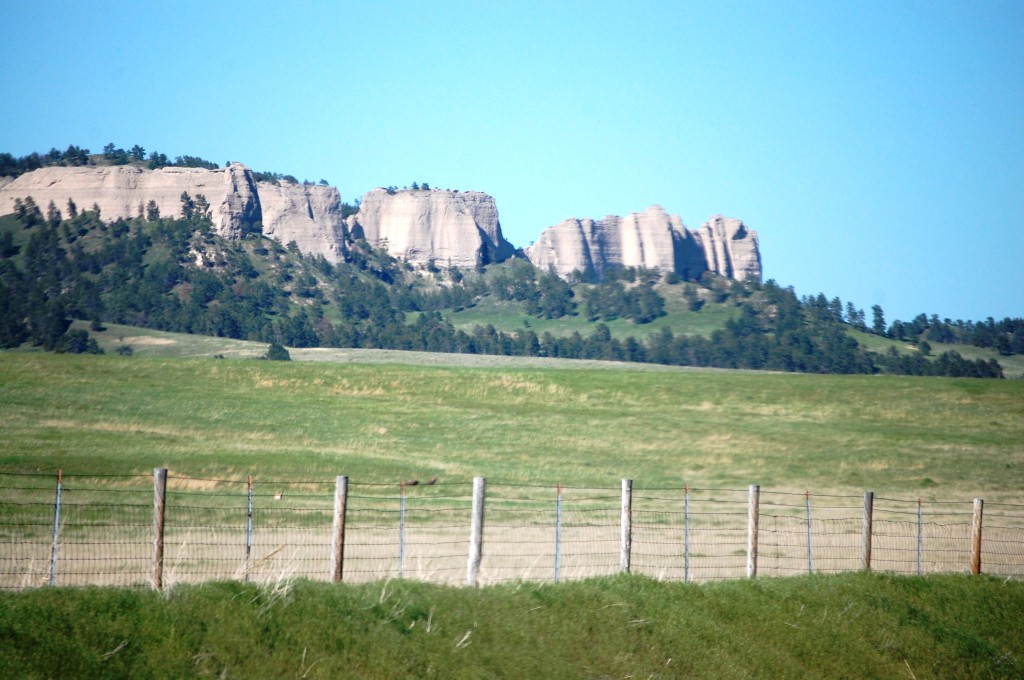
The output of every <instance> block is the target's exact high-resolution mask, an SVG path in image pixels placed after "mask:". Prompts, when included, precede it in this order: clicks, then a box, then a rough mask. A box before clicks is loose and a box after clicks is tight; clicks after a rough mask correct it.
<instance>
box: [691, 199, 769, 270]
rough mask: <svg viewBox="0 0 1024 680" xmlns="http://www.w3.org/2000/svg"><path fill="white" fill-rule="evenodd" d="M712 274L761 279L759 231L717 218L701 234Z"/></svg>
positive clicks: (726, 218)
mask: <svg viewBox="0 0 1024 680" xmlns="http://www.w3.org/2000/svg"><path fill="white" fill-rule="evenodd" d="M698 234H699V237H700V241H701V246H702V248H703V250H704V260H705V262H707V268H708V270H709V271H713V272H715V273H716V274H721V275H722V276H726V277H728V278H730V279H736V280H737V281H760V280H761V251H760V250H759V249H758V244H757V232H756V231H753V230H752V229H748V228H747V226H746V225H745V224H743V222H741V221H740V220H736V219H731V218H729V217H723V216H722V215H715V216H714V217H712V218H711V219H709V220H708V221H707V222H705V223H704V224H703V225H702V226H701V228H700V231H699V232H698Z"/></svg>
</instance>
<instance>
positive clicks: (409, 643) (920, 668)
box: [0, 574, 1024, 678]
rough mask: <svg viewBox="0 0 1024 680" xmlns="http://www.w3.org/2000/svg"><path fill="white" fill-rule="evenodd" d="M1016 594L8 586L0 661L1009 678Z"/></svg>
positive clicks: (931, 582)
mask: <svg viewBox="0 0 1024 680" xmlns="http://www.w3.org/2000/svg"><path fill="white" fill-rule="evenodd" d="M1021 611H1024V583H1021V582H1013V581H1011V582H1004V581H1002V580H999V579H994V578H987V577H973V578H972V577H965V576H935V577H930V578H927V579H922V578H908V577H903V578H894V577H887V576H878V575H870V574H847V575H843V576H832V577H803V578H796V579H775V580H762V581H733V582H726V583H719V584H713V585H703V586H686V585H682V584H678V583H677V584H668V583H659V582H655V581H652V580H649V579H645V578H640V577H621V576H620V577H614V578H604V579H595V580H590V581H584V582H579V583H570V584H561V585H557V586H550V585H547V586H544V585H538V584H525V583H523V584H515V585H510V586H501V587H494V588H486V589H481V590H473V589H464V588H463V589H456V588H445V587H439V586H429V585H425V584H417V583H412V582H388V583H377V584H372V585H366V586H330V585H327V584H318V583H311V582H301V581H300V582H297V583H291V584H289V583H279V584H274V585H268V586H257V585H252V584H241V583H221V584H208V585H204V586H199V587H188V586H183V587H179V588H176V589H175V590H173V591H171V592H170V593H169V594H167V595H163V594H159V593H156V592H153V591H140V590H130V589H39V590H35V591H28V592H25V593H14V594H12V593H0V651H2V653H0V675H2V676H3V677H9V678H14V677H18V678H46V677H104V678H121V677H132V678H162V677H197V678H205V677H219V678H264V677H266V678H270V677H274V678H280V677H298V678H338V677H359V678H481V677H494V678H501V677H505V678H520V677H524V678H542V677H543V678H706V677H714V678H762V677H763V678H840V677H842V678H861V677H862V678H1019V677H1021V675H1022V674H1024V633H1022V628H1021V621H1020V612H1021ZM327 622H329V625H325V623H327Z"/></svg>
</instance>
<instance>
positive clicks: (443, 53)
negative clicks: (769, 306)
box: [0, 0, 1024, 321]
mask: <svg viewBox="0 0 1024 680" xmlns="http://www.w3.org/2000/svg"><path fill="white" fill-rule="evenodd" d="M0 17H2V20H0V44H2V45H3V50H2V51H3V54H4V59H3V61H2V63H0V92H3V106H2V113H0V150H3V151H8V152H11V153H14V154H16V155H23V154H26V153H29V152H31V151H40V152H45V151H47V150H49V148H50V147H52V146H56V147H59V148H65V147H66V146H67V145H68V144H78V145H81V146H86V147H88V148H90V149H91V150H93V151H94V152H98V151H99V150H101V149H102V147H103V145H104V144H106V143H108V142H114V143H115V144H116V145H118V146H123V147H126V148H127V147H131V146H132V145H134V144H140V145H142V146H143V147H145V148H146V149H147V150H150V151H152V150H154V149H155V150H159V151H162V152H164V153H166V154H168V155H169V156H171V157H173V156H176V155H182V154H190V155H198V156H202V157H204V158H208V159H210V160H213V161H216V162H218V163H224V162H225V161H227V160H239V161H242V162H244V163H246V164H247V165H249V166H250V167H253V168H254V169H257V170H272V171H276V172H282V173H287V174H293V175H295V176H296V177H298V178H299V179H310V180H313V181H317V180H319V179H321V178H325V179H327V180H328V181H329V182H331V183H332V184H334V185H336V186H338V188H339V189H340V190H341V194H342V196H343V197H344V198H346V199H349V200H351V199H354V198H356V197H358V196H361V195H362V194H363V193H364V192H365V191H367V190H369V189H371V188H373V187H375V186H387V185H390V184H394V185H398V186H402V185H406V184H411V183H412V182H414V181H417V182H422V181H427V182H429V183H430V184H431V185H432V186H436V187H450V188H458V189H463V190H468V189H476V190H480V191H485V192H488V193H490V194H492V195H493V196H495V198H496V199H497V203H498V209H499V212H500V214H501V221H502V226H503V228H504V230H505V234H506V236H507V237H508V238H509V240H511V241H512V242H513V243H514V244H516V245H517V246H526V245H528V244H529V243H530V242H531V241H533V240H534V239H536V237H537V236H538V235H539V234H540V232H541V231H542V230H543V229H544V228H545V227H548V226H550V225H552V224H556V223H557V222H560V221H561V220H563V219H565V218H567V217H594V218H600V217H603V216H604V215H606V214H620V215H621V214H626V213H628V212H634V211H640V210H643V209H644V208H646V207H647V206H649V205H651V204H654V203H657V204H660V205H662V206H663V207H664V208H665V209H666V210H668V211H669V212H670V213H677V214H679V215H681V216H682V217H683V220H684V222H685V223H686V224H687V226H689V227H691V228H697V227H699V226H700V225H701V224H702V223H703V222H704V221H705V220H706V219H707V218H708V217H709V216H711V215H713V214H716V213H722V214H725V215H729V216H732V217H738V218H741V219H743V220H744V221H746V223H747V224H748V225H749V226H750V227H752V228H754V229H756V230H757V231H758V233H759V234H760V238H761V252H762V256H763V259H764V268H765V277H766V278H774V279H776V280H777V281H778V282H779V283H781V284H783V285H792V286H794V287H795V288H796V290H797V292H798V293H800V294H816V293H818V292H824V293H825V294H826V295H828V296H829V297H833V296H839V297H840V298H842V300H843V301H844V303H845V302H846V301H853V302H854V303H855V304H857V305H858V306H859V307H861V308H864V309H866V310H870V307H871V305H872V304H875V303H878V304H881V305H882V307H883V308H884V309H885V312H886V317H887V319H888V320H890V321H891V320H892V319H894V318H902V319H909V318H911V317H912V316H914V315H915V314H917V313H919V312H927V313H929V314H930V313H933V312H934V313H938V314H939V315H940V316H942V317H950V318H953V319H956V318H964V319H968V318H970V319H983V318H984V317H987V316H990V315H991V316H995V317H997V318H1002V317H1004V316H1024V2H1021V1H1020V0H1012V1H1010V2H973V1H972V2H896V1H893V0H888V1H886V2H860V1H857V2H842V3H840V2H827V1H821V2H811V1H810V0H808V1H806V2H780V1H778V0H773V1H772V2H759V1H758V2H755V1H750V2H738V3H728V2H694V3H690V2H642V1H640V2H600V1H595V0H591V1H589V2H579V3H575V2H573V3H569V2H565V3H560V2H551V1H548V2H515V1H512V2H508V1H506V2H493V3H491V2H465V3H456V2H395V3H386V2H380V3H378V2H366V3H347V2H327V1H324V2H295V3H291V2H280V1H278V2H273V3H268V2H245V3H237V2H234V3H227V2H210V1H204V2H159V3H158V2H134V1H133V2H111V1H104V2H93V1H91V0H88V1H87V0H82V1H76V2H69V1H66V0H65V1H61V2H52V1H28V0H25V1H22V0H0ZM868 318H869V319H870V311H868Z"/></svg>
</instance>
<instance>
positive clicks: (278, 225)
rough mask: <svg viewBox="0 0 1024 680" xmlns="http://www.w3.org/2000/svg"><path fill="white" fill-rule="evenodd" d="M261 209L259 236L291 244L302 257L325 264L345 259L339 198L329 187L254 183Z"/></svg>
mask: <svg viewBox="0 0 1024 680" xmlns="http://www.w3.org/2000/svg"><path fill="white" fill-rule="evenodd" d="M256 186H257V189H258V190H259V196H260V205H261V207H262V209H263V234H264V235H266V236H269V237H270V238H274V239H277V240H278V241H280V242H281V243H285V244H287V243H289V242H291V241H295V244H296V245H297V246H298V247H299V250H300V251H302V252H303V253H306V254H312V255H323V256H324V257H325V258H326V259H327V260H328V261H329V262H340V261H342V260H343V259H344V258H345V250H346V249H345V223H344V220H343V219H342V217H341V195H340V194H339V193H338V190H337V189H335V188H334V187H330V186H312V185H306V184H291V183H289V182H282V183H281V184H271V183H269V182H259V183H257V185H256Z"/></svg>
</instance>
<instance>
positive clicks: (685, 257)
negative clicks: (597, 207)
mask: <svg viewBox="0 0 1024 680" xmlns="http://www.w3.org/2000/svg"><path fill="white" fill-rule="evenodd" d="M526 254H527V257H529V258H530V261H531V262H532V263H533V264H534V265H536V266H537V267H539V268H541V269H544V270H553V271H554V272H555V273H556V274H558V275H559V276H561V277H563V278H565V277H567V276H569V274H571V273H572V272H574V271H578V272H581V273H584V272H589V273H592V274H594V275H596V276H597V277H598V278H601V277H602V276H604V273H605V271H607V270H608V269H609V268H612V267H644V268H647V269H658V270H660V271H662V272H675V273H677V274H679V275H680V276H682V277H683V278H685V279H696V278H699V277H700V276H701V274H703V273H704V272H706V271H711V272H714V273H716V274H721V275H723V276H727V277H730V278H737V279H740V280H744V279H757V280H760V278H761V259H760V254H759V252H758V246H757V233H756V232H754V231H752V230H750V229H747V228H746V227H745V226H744V225H743V223H742V222H740V221H739V220H731V219H728V218H725V217H721V216H716V217H713V218H712V219H711V220H709V221H708V223H707V224H705V225H704V226H702V227H701V228H700V230H698V231H697V232H691V231H690V230H688V229H687V228H686V227H685V226H684V225H683V222H682V220H681V219H680V218H679V217H678V216H676V215H669V214H667V213H666V212H665V210H664V209H663V208H661V206H656V205H655V206H651V207H650V208H648V209H647V210H645V211H643V212H642V213H632V214H630V215H627V216H626V217H617V216H615V215H609V216H607V217H605V218H604V219H603V220H598V221H595V220H592V219H589V218H588V219H582V220H580V219H568V220H565V221H564V222H562V223H560V224H557V225H555V226H553V227H549V228H548V229H545V230H544V231H543V232H542V233H541V235H540V238H538V239H537V242H536V243H534V245H532V246H530V247H529V248H528V249H527V250H526Z"/></svg>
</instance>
